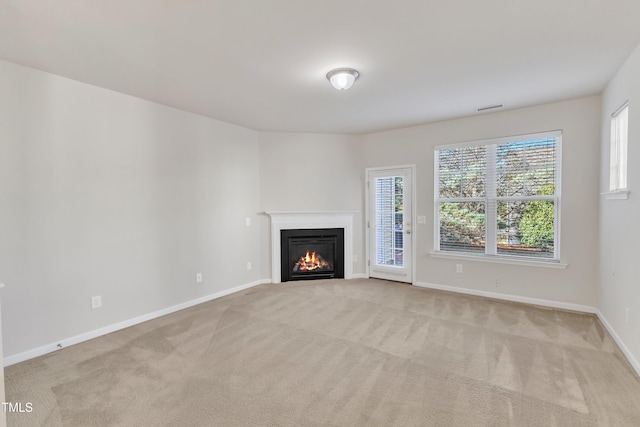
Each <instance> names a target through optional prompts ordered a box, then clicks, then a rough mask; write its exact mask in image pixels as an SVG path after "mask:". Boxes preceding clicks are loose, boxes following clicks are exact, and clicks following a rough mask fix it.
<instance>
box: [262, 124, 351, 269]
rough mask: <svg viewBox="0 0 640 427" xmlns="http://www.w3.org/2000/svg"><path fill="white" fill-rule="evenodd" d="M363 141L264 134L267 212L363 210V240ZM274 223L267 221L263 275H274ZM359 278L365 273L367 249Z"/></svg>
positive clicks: (263, 185)
mask: <svg viewBox="0 0 640 427" xmlns="http://www.w3.org/2000/svg"><path fill="white" fill-rule="evenodd" d="M356 141H357V137H354V136H348V135H330V134H302V133H277V132H263V133H261V134H260V185H261V192H260V206H261V209H262V210H263V211H339V210H357V211H359V213H358V214H356V215H354V222H353V227H354V233H353V239H354V242H360V241H362V239H363V237H362V205H363V200H364V193H363V188H364V187H363V186H364V184H363V181H364V169H361V168H360V164H359V161H358V157H359V156H360V153H358V151H357V149H358V145H357V144H356ZM269 230H270V229H269V219H268V218H267V217H264V218H263V221H262V232H263V234H262V236H263V244H262V248H263V259H262V263H261V264H262V266H263V271H262V276H263V277H265V278H267V277H271V268H270V267H271V243H270V240H271V237H270V231H269ZM354 246H355V247H356V248H355V254H356V256H357V259H358V260H359V261H360V262H355V263H354V265H353V272H354V274H362V273H364V266H363V264H362V262H361V260H362V258H363V256H362V248H361V245H360V244H357V243H355V244H354Z"/></svg>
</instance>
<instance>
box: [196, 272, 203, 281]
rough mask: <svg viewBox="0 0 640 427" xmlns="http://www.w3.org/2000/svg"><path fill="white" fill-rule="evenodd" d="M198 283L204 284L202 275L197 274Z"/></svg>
mask: <svg viewBox="0 0 640 427" xmlns="http://www.w3.org/2000/svg"><path fill="white" fill-rule="evenodd" d="M196 283H202V273H196Z"/></svg>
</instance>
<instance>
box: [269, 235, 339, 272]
mask: <svg viewBox="0 0 640 427" xmlns="http://www.w3.org/2000/svg"><path fill="white" fill-rule="evenodd" d="M280 252H281V253H280V255H281V256H280V262H281V280H282V281H283V282H288V281H292V280H313V279H334V278H344V229H343V228H314V229H296V230H281V231H280Z"/></svg>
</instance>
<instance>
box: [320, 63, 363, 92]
mask: <svg viewBox="0 0 640 427" xmlns="http://www.w3.org/2000/svg"><path fill="white" fill-rule="evenodd" d="M359 75H360V73H358V72H357V71H356V70H354V69H353V68H336V69H335V70H331V71H329V72H328V73H327V79H328V80H329V81H330V82H331V86H333V87H335V88H336V89H338V90H347V89H349V88H350V87H351V86H352V85H353V82H355V81H356V79H357V78H358V76H359Z"/></svg>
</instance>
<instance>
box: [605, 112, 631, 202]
mask: <svg viewBox="0 0 640 427" xmlns="http://www.w3.org/2000/svg"><path fill="white" fill-rule="evenodd" d="M628 137H629V105H628V104H626V103H625V104H624V105H623V106H622V107H620V108H619V109H618V110H617V111H616V112H615V113H613V114H612V115H611V152H610V157H609V164H610V168H609V170H610V178H609V190H610V191H612V192H617V191H624V190H626V189H627V141H628Z"/></svg>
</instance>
